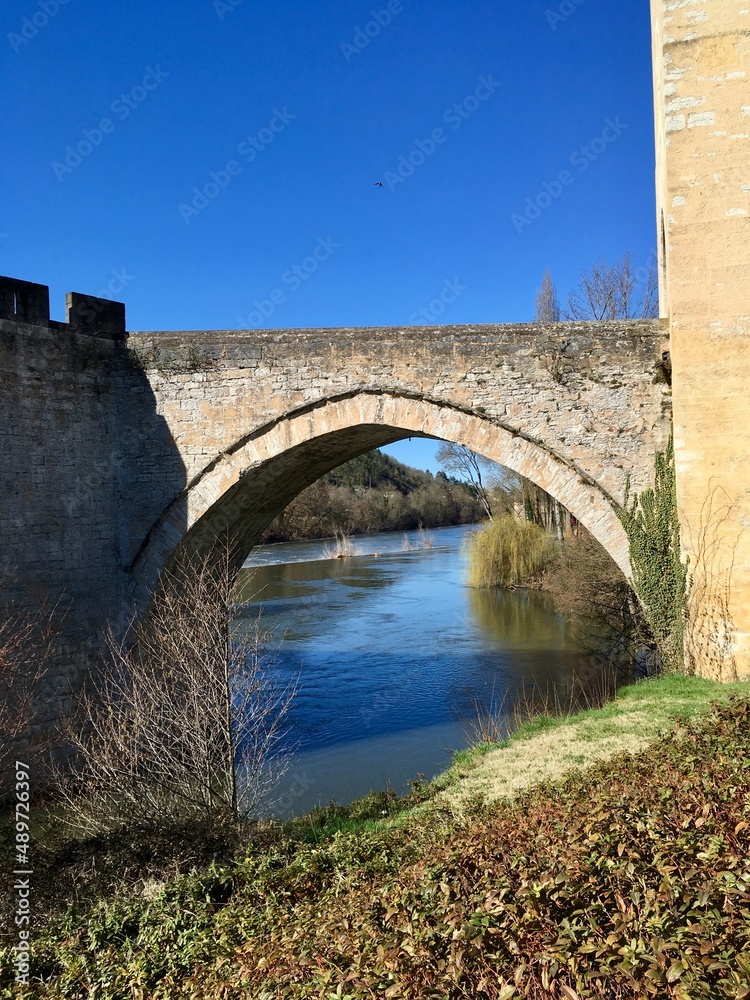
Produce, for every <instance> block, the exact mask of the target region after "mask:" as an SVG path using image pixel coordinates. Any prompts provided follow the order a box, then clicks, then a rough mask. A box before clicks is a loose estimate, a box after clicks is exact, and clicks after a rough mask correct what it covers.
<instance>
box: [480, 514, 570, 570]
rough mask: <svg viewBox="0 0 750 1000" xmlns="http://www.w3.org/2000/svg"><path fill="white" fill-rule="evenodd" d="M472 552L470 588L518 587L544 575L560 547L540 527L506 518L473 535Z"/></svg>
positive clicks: (509, 515)
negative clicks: (557, 548) (557, 547)
mask: <svg viewBox="0 0 750 1000" xmlns="http://www.w3.org/2000/svg"><path fill="white" fill-rule="evenodd" d="M468 550H469V586H470V587H518V586H522V585H524V584H528V583H530V582H533V581H534V580H535V579H536V578H538V577H539V576H540V575H541V574H542V573H543V572H544V570H545V569H546V568H547V567H548V566H549V564H550V562H551V561H552V559H553V558H554V555H555V551H556V545H555V542H554V540H553V539H552V538H550V536H549V535H548V534H547V532H546V531H545V530H544V529H543V528H540V527H539V525H538V524H533V523H532V522H530V521H519V520H517V518H515V517H513V515H512V514H506V515H505V516H503V517H499V518H497V519H496V520H495V521H492V522H491V523H490V524H486V525H485V526H484V527H483V528H481V529H480V530H479V531H477V532H476V533H475V534H474V535H472V537H471V538H470V539H469V542H468Z"/></svg>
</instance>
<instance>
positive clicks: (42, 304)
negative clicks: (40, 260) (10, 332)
mask: <svg viewBox="0 0 750 1000" xmlns="http://www.w3.org/2000/svg"><path fill="white" fill-rule="evenodd" d="M0 319H8V320H14V321H16V322H18V323H33V324H36V325H43V326H46V325H47V324H48V323H49V288H48V287H47V285H38V284H35V283H34V282H33V281H21V280H20V279H18V278H7V277H4V276H3V277H0Z"/></svg>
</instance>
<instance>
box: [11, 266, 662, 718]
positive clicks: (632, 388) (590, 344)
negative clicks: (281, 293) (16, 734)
mask: <svg viewBox="0 0 750 1000" xmlns="http://www.w3.org/2000/svg"><path fill="white" fill-rule="evenodd" d="M48 317H49V301H48V295H47V290H46V288H44V286H40V285H32V284H29V283H27V282H19V281H15V280H14V279H0V384H1V385H2V395H1V396H0V406H1V407H2V412H1V413H0V417H1V420H0V440H1V441H2V448H3V456H4V464H3V473H2V486H1V487H0V495H1V496H2V505H1V507H0V543H1V544H2V567H1V568H2V573H3V587H2V594H1V597H0V600H2V601H3V602H9V601H16V602H20V603H22V604H24V605H25V606H27V607H46V608H54V609H55V621H56V628H57V641H56V648H55V656H54V665H53V669H52V670H51V671H50V674H49V676H48V678H47V682H46V686H45V689H44V691H43V693H42V695H43V696H42V699H41V704H40V705H39V706H38V717H37V725H44V724H48V723H49V722H50V721H51V720H52V718H53V717H54V716H55V715H56V714H57V713H58V712H60V711H63V712H64V711H66V710H67V709H69V708H70V706H71V704H72V702H73V701H74V700H75V698H76V697H77V694H78V692H79V691H80V689H81V687H82V685H83V684H84V683H85V680H86V678H87V676H89V675H90V672H91V671H92V670H93V669H95V665H96V662H97V657H98V656H99V653H100V648H101V642H102V636H103V634H104V632H105V630H106V629H108V628H112V629H113V630H114V631H115V633H116V634H117V633H119V634H122V633H123V632H124V630H125V628H126V626H127V624H128V622H129V621H130V620H131V615H132V614H133V612H134V611H138V610H139V609H143V608H144V607H145V606H146V604H147V603H148V600H149V598H150V596H151V594H152V592H153V589H154V587H155V586H156V584H157V582H158V579H159V574H160V572H161V571H162V570H163V569H164V567H165V566H167V565H168V564H169V563H170V561H171V560H173V559H174V558H175V557H176V556H177V555H178V554H179V553H180V552H182V551H185V550H188V551H189V550H200V549H201V548H204V547H206V546H208V545H210V544H211V543H212V541H213V540H214V539H216V537H218V536H220V535H221V534H222V533H223V532H228V533H229V534H230V535H231V536H232V537H233V539H234V540H235V541H236V543H237V545H238V560H241V559H242V558H243V557H244V555H245V554H246V552H247V551H249V549H250V547H251V546H252V545H253V544H254V543H255V541H256V540H257V538H258V537H259V535H260V533H261V532H262V531H263V529H264V528H265V527H266V525H267V524H268V523H269V522H270V521H271V520H272V519H273V517H274V516H275V515H276V514H277V513H278V512H279V510H281V509H282V508H283V507H284V506H285V505H286V504H287V503H288V502H289V501H290V500H291V499H292V498H293V497H294V496H295V495H296V494H297V493H299V492H300V491H301V490H302V489H304V488H305V487H306V486H307V485H309V484H310V483H311V482H313V481H314V480H315V479H317V478H318V477H319V476H321V475H323V474H324V473H325V472H327V471H328V470H330V469H331V468H334V467H335V466H337V465H339V464H340V463H341V462H344V461H346V460H347V459H349V458H352V457H354V456H355V455H357V454H360V453H362V452H364V451H367V450H369V449H370V448H373V447H378V446H380V445H383V444H386V443H388V442H390V441H394V440H397V439H399V438H402V437H406V436H413V435H422V436H432V437H436V438H445V439H447V440H452V441H456V442H459V443H464V444H467V445H469V446H470V447H472V448H474V449H475V450H476V451H478V452H480V453H482V454H485V455H487V456H488V457H490V458H494V459H496V460H498V461H500V462H501V463H502V464H504V465H506V466H508V467H509V468H511V469H515V470H516V471H518V472H520V473H521V474H522V475H525V476H528V477H529V478H530V479H532V480H534V481H535V482H537V483H538V484H539V485H540V486H542V487H543V488H545V489H547V490H548V491H549V492H550V493H552V494H553V495H554V496H556V497H558V499H560V501H561V502H562V503H563V504H565V505H566V506H567V507H568V508H569V509H570V510H571V511H572V512H573V513H574V514H575V515H576V516H577V517H579V519H580V520H581V521H582V522H583V523H584V524H585V525H587V526H588V527H589V528H590V529H591V530H592V531H593V532H594V534H595V535H596V536H597V537H598V538H599V539H600V540H601V541H602V543H603V544H604V545H605V546H606V547H607V548H608V550H609V551H610V552H611V554H612V556H613V558H615V560H616V561H617V562H618V563H619V565H620V566H621V567H622V569H623V571H624V572H628V553H627V541H626V539H625V538H624V533H623V531H622V528H621V525H620V523H619V520H618V519H617V517H616V514H615V512H614V508H615V507H616V505H617V503H618V502H620V501H621V499H622V495H623V488H624V484H625V479H626V476H627V475H629V476H630V478H631V480H632V484H633V486H634V488H636V489H642V488H644V487H646V486H648V485H650V483H651V475H652V464H653V454H654V451H655V450H656V449H657V448H662V447H663V446H664V444H665V442H666V440H667V437H668V435H669V428H670V390H669V387H668V386H667V385H666V384H665V383H664V381H663V380H661V381H660V380H659V379H658V378H657V377H656V369H655V365H656V364H657V363H658V360H659V358H660V356H661V350H662V347H663V337H662V331H661V328H660V326H659V324H658V322H649V321H641V322H632V323H625V322H623V323H601V324H558V325H553V326H531V325H529V326H469V327H407V328H392V329H343V330H287V331H267V332H255V331H253V332H246V331H201V332H178V333H131V334H129V335H127V334H126V333H125V317H124V307H123V306H122V305H119V304H117V303H111V302H109V301H108V300H104V299H95V298H92V297H90V296H82V295H78V294H71V295H69V296H68V312H67V318H68V322H67V323H56V322H53V321H50V320H49V318H48Z"/></svg>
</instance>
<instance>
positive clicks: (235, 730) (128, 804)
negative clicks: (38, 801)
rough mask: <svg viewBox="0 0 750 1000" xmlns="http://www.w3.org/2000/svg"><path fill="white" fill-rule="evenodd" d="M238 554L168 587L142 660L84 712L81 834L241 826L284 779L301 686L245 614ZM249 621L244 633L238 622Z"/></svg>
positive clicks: (136, 652) (143, 638) (127, 656)
mask: <svg viewBox="0 0 750 1000" xmlns="http://www.w3.org/2000/svg"><path fill="white" fill-rule="evenodd" d="M232 585H233V578H232V573H231V569H230V557H229V553H228V552H223V553H222V554H221V555H219V556H216V555H215V554H213V555H211V556H207V557H204V558H201V559H192V560H189V561H188V562H187V563H186V564H184V565H183V566H182V567H181V569H180V571H179V572H175V573H172V574H171V575H169V576H168V578H167V579H166V580H165V581H164V583H163V586H162V587H161V589H160V591H159V593H158V595H157V597H156V598H155V600H154V602H153V606H152V609H151V611H150V614H149V615H148V617H147V619H146V621H145V622H144V624H143V625H142V626H141V627H140V628H139V629H138V630H137V635H136V642H135V644H134V645H133V646H132V647H131V648H125V647H124V646H122V645H121V644H117V643H115V642H110V652H111V656H110V658H109V660H108V662H107V663H106V664H105V665H104V667H103V671H102V675H101V678H100V679H99V681H98V683H97V684H96V686H95V690H94V691H93V692H92V693H91V694H90V695H89V696H87V697H86V698H85V699H84V701H83V711H82V713H81V717H80V718H79V720H78V724H77V726H76V728H75V730H74V731H73V732H72V744H73V748H74V750H75V751H76V752H77V766H76V768H75V770H74V774H73V775H72V778H70V779H69V780H67V781H66V782H65V783H64V785H63V788H64V794H65V798H66V801H67V805H68V807H69V810H68V813H69V816H70V819H71V822H72V824H73V825H74V826H77V827H79V828H81V829H84V830H88V831H92V830H102V829H108V828H112V827H115V826H118V825H120V824H123V823H125V822H133V821H135V822H139V823H142V824H145V825H152V824H154V823H162V822H164V821H185V820H191V819H203V820H209V819H211V820H213V821H216V820H217V819H218V820H220V821H229V822H233V823H236V824H239V823H240V822H241V821H242V819H243V818H244V817H246V816H248V815H250V814H251V813H252V812H253V810H255V809H256V808H257V807H258V806H259V804H260V803H261V801H262V799H263V797H264V795H265V793H266V792H267V791H268V789H269V788H270V786H271V785H272V783H273V782H274V781H275V780H276V779H277V778H278V777H279V776H280V774H281V773H282V772H283V770H284V768H285V766H286V763H287V761H288V755H287V754H286V753H285V752H284V750H283V742H282V737H283V725H282V723H283V719H284V716H285V714H286V712H287V710H288V708H289V706H290V703H291V699H292V697H293V694H294V687H293V685H291V686H290V685H289V684H281V683H279V682H276V681H274V679H273V677H272V674H271V673H270V672H269V669H268V667H269V664H268V655H267V654H266V652H265V651H266V646H267V640H268V638H269V636H268V633H267V632H266V631H264V630H263V629H262V628H261V624H260V621H259V619H258V618H257V617H249V616H247V615H245V616H243V617H240V616H239V613H240V612H241V611H243V609H246V608H247V605H239V606H238V605H234V604H233V601H232ZM238 618H239V622H238Z"/></svg>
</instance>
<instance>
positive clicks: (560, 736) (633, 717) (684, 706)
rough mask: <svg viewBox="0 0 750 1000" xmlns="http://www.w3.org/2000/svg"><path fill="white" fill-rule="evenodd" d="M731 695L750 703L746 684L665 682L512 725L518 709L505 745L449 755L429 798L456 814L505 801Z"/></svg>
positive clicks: (628, 747)
mask: <svg viewBox="0 0 750 1000" xmlns="http://www.w3.org/2000/svg"><path fill="white" fill-rule="evenodd" d="M736 694H744V695H748V696H750V683H737V684H720V683H718V682H715V681H709V680H704V679H702V678H698V677H682V676H679V675H668V676H662V677H658V678H649V679H646V680H642V681H638V682H637V683H635V684H630V685H627V686H625V687H622V688H620V690H619V691H618V692H617V695H616V697H615V698H613V699H612V700H611V701H609V702H607V703H606V704H604V705H602V706H601V707H597V708H588V709H583V710H582V711H578V712H571V713H568V714H565V713H562V712H559V713H558V714H551V713H550V714H547V713H542V714H540V715H537V716H534V717H533V718H530V719H527V720H525V721H519V719H520V718H521V716H522V714H523V712H524V711H528V710H529V709H526V708H524V707H523V705H522V708H521V711H520V712H519V711H516V720H515V728H514V729H513V731H512V733H511V734H510V735H509V736H508V738H507V739H505V740H502V741H498V742H497V743H494V744H490V743H487V742H483V743H482V744H481V745H479V746H477V747H475V748H472V749H470V750H468V751H463V752H462V753H460V754H458V755H456V757H455V758H454V761H453V763H452V765H451V767H450V768H449V769H448V770H447V771H446V772H445V773H444V774H443V775H441V776H439V777H438V778H437V779H436V780H435V782H434V783H433V786H432V791H433V795H434V796H435V799H436V801H437V802H438V803H439V804H440V805H441V806H442V807H444V808H448V809H451V810H455V811H456V812H457V813H458V814H463V813H464V812H465V811H466V809H467V808H468V807H470V806H471V805H472V804H475V803H476V802H477V801H479V802H485V803H490V802H494V801H496V800H498V799H501V798H507V797H509V796H512V795H515V794H517V793H518V792H520V791H522V790H523V789H524V788H527V787H529V786H530V785H533V784H535V783H539V782H540V781H549V780H555V779H558V778H560V777H562V775H563V774H564V773H565V771H566V770H568V769H569V768H570V767H573V766H579V767H585V766H587V765H589V764H594V763H596V762H597V761H599V760H602V759H605V758H606V757H608V756H612V755H613V754H616V753H620V752H628V751H629V752H631V753H636V752H638V751H640V750H641V749H642V748H643V747H644V746H646V745H647V744H648V743H649V742H651V741H652V740H654V739H656V738H657V737H658V736H660V735H661V734H663V733H664V732H667V731H669V730H671V729H673V728H674V725H675V720H676V719H689V718H695V717H696V716H698V715H700V714H702V713H705V712H707V711H708V709H709V704H710V702H711V701H712V700H714V701H717V702H720V703H722V704H726V703H728V701H729V699H730V698H731V697H732V696H733V695H736ZM541 703H542V704H543V703H544V699H541ZM553 707H555V708H557V707H558V706H553ZM503 726H506V727H507V723H504V724H502V725H501V724H500V723H499V722H498V723H497V725H496V726H495V728H496V729H497V730H500V729H502V728H503ZM484 728H486V729H490V728H492V727H488V726H485V727H484Z"/></svg>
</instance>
